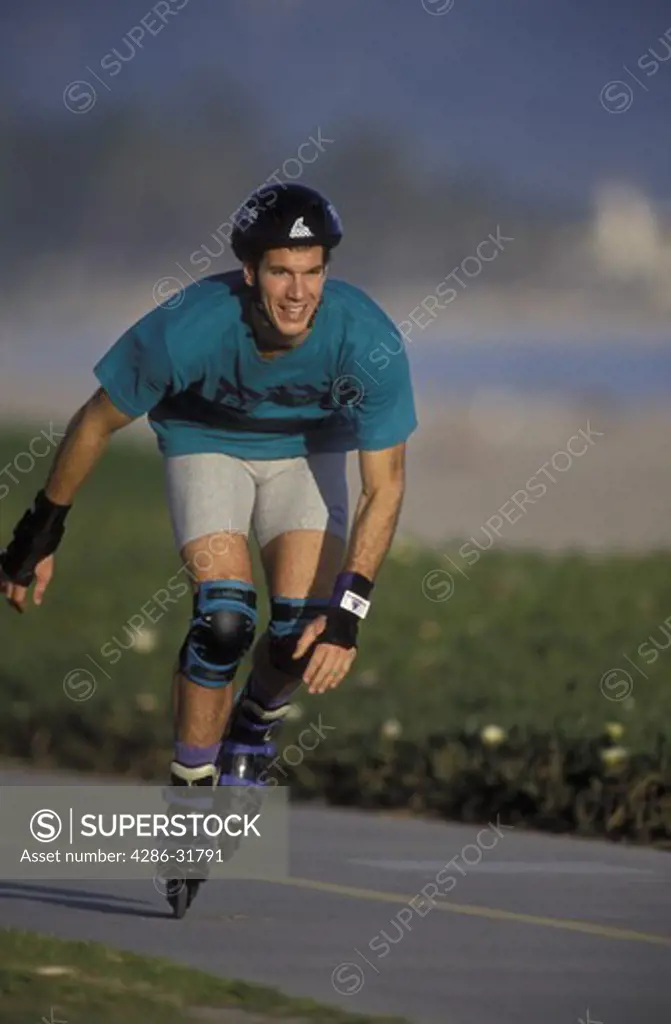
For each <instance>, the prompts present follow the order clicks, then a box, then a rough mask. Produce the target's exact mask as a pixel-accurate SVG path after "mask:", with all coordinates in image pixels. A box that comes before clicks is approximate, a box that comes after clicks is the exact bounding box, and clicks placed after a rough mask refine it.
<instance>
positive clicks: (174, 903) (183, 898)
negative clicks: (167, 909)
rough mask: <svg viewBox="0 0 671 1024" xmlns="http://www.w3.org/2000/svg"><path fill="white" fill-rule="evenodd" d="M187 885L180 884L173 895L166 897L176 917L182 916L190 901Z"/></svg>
mask: <svg viewBox="0 0 671 1024" xmlns="http://www.w3.org/2000/svg"><path fill="white" fill-rule="evenodd" d="M189 897H190V893H189V887H188V886H187V885H182V886H180V888H179V889H178V890H177V892H176V893H174V895H172V896H169V897H168V902H169V903H170V906H171V907H172V914H173V917H176V918H178V919H180V918H182V917H184V915H185V914H186V912H187V909H188V907H189V904H190V902H191V899H190V898H189Z"/></svg>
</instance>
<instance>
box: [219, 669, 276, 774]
mask: <svg viewBox="0 0 671 1024" xmlns="http://www.w3.org/2000/svg"><path fill="white" fill-rule="evenodd" d="M290 707H291V705H290V704H280V705H277V706H275V707H264V705H263V704H261V703H260V701H259V700H258V699H257V698H254V697H251V696H250V695H249V690H248V686H244V687H243V689H242V690H241V691H240V693H239V695H238V698H237V700H236V703H235V707H234V708H233V713H232V716H231V727H230V729H229V732H228V735H227V736H226V738H225V739H224V741H223V743H222V745H221V751H220V753H219V769H220V775H219V785H220V786H263V785H265V784H266V783H265V781H264V776H265V775H266V774H267V771H268V766H269V764H270V763H271V761H272V759H273V758H274V757H275V755H276V754H277V748H276V746H275V744H274V743H273V742H272V737H273V736H274V735H275V736H276V735H277V732H278V731H279V728H280V726H281V724H282V722H283V721H284V719H285V718H286V717H287V714H288V713H289V708H290Z"/></svg>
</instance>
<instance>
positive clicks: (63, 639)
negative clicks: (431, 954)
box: [0, 431, 671, 839]
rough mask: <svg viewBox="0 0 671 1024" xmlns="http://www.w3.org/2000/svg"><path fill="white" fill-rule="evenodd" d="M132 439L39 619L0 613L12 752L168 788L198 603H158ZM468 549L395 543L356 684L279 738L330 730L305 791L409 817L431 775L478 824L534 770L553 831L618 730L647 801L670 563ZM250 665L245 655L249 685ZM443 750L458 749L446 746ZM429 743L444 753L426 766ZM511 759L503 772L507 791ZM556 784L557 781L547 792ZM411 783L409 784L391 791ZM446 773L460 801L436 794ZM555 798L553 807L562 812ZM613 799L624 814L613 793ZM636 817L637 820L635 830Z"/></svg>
mask: <svg viewBox="0 0 671 1024" xmlns="http://www.w3.org/2000/svg"><path fill="white" fill-rule="evenodd" d="M30 436H31V435H30V433H23V434H14V435H11V434H10V433H9V432H7V431H5V433H4V434H3V433H0V466H2V465H5V464H6V463H8V462H11V460H12V459H13V457H14V455H15V454H16V453H17V452H20V451H24V450H26V446H27V441H28V440H29V439H30ZM123 441H124V439H123V438H117V439H115V440H114V441H113V443H112V446H111V448H110V450H109V451H108V452H107V453H106V455H105V457H104V459H103V460H102V462H101V464H100V465H99V466H98V467H97V468H96V471H95V473H94V474H93V476H92V477H91V478H90V480H89V481H87V482H86V484H85V485H84V487H83V488H82V490H81V492H80V494H79V495H78V497H77V500H76V504H75V507H74V509H73V511H72V513H71V515H70V517H69V519H68V528H67V533H66V537H65V540H64V542H63V544H62V546H61V547H60V548H59V551H58V553H57V556H56V574H55V577H54V580H53V581H52V584H51V586H50V588H49V590H48V592H47V596H46V600H45V604H44V605H43V607H42V608H41V609H35V608H33V607H31V608H30V609H29V611H28V613H27V614H26V615H24V616H18V615H16V614H15V613H13V612H11V611H10V610H9V609H8V608H2V610H1V611H0V647H1V649H2V652H3V657H2V661H1V662H0V697H1V698H2V702H3V706H4V708H5V716H4V718H2V719H0V755H5V756H11V757H19V758H29V759H30V760H31V762H32V763H33V764H37V765H45V766H46V765H56V766H63V767H68V768H75V769H81V770H96V771H111V772H121V773H123V772H128V773H132V774H135V775H140V776H143V777H145V778H161V777H164V776H165V771H166V766H167V763H168V758H169V754H170V748H171V742H172V729H171V719H170V679H171V673H172V667H173V664H174V660H175V657H176V654H177V652H178V650H179V647H180V645H181V643H182V639H183V637H184V635H185V633H186V630H187V628H188V621H189V616H190V611H191V608H190V605H191V602H190V598H189V596H188V594H187V593H186V588H184V587H182V591H183V595H182V596H181V597H180V598H179V599H178V600H177V601H176V603H175V604H172V605H169V606H166V607H165V608H164V610H161V608H160V607H159V603H158V595H159V594H160V592H161V590H165V589H166V588H168V587H169V586H170V583H169V581H170V580H172V581H173V587H174V586H175V579H176V577H175V574H176V573H177V572H178V571H179V569H180V563H179V559H178V555H177V553H176V551H175V549H174V544H173V539H172V534H171V529H170V523H169V518H168V512H167V509H166V507H165V498H164V485H163V477H162V465H161V459H160V457H159V455H158V453H157V452H156V451H155V450H153V449H147V448H140V447H133V446H132V445H129V444H128V443H127V442H126V443H125V444H124V443H123ZM24 461H25V460H24ZM45 461H46V460H45ZM45 471H46V465H45V466H42V465H40V464H39V463H38V464H37V467H36V469H35V471H34V473H33V474H32V475H31V476H25V477H21V478H20V481H19V483H18V484H17V485H15V486H13V487H12V488H11V490H10V493H9V494H8V495H6V497H5V498H4V499H2V500H0V543H4V542H6V540H7V539H8V538H9V535H10V533H11V529H12V527H13V525H14V523H15V522H16V520H17V519H18V517H19V516H20V515H21V514H22V512H23V511H24V509H25V508H26V506H27V505H28V504H29V503H30V501H31V500H32V497H33V495H34V494H35V492H36V491H37V489H38V488H39V487H40V486H41V484H42V482H43V479H44V474H45ZM3 479H6V478H3ZM459 545H460V541H459V540H458V539H453V540H452V541H450V543H449V544H448V543H446V544H445V545H444V546H442V547H440V548H439V549H437V550H428V549H424V548H420V547H415V546H413V545H410V544H409V543H407V542H405V541H403V540H402V539H399V540H398V541H397V543H395V545H394V547H393V548H392V551H391V553H390V555H389V557H388V559H387V560H386V562H385V564H384V566H383V568H382V570H381V572H380V574H379V577H378V580H377V586H376V589H375V594H374V599H373V606H372V610H371V613H370V615H369V617H368V618H367V620H366V622H365V623H364V624H363V626H362V629H361V634H360V650H359V654H358V657H357V659H356V662H355V663H354V666H353V669H352V671H351V673H350V675H349V677H348V678H347V679H346V680H345V681H344V683H343V684H341V686H340V687H339V688H338V689H337V690H335V691H332V692H330V693H328V694H325V695H321V696H310V695H309V694H307V693H306V692H305V691H304V690H303V691H299V692H298V693H297V695H296V698H295V705H296V713H297V715H298V716H299V717H298V718H297V719H295V720H293V721H291V722H289V723H288V724H287V726H286V728H285V731H284V732H283V737H282V743H283V744H284V745H287V744H291V743H293V742H295V741H296V740H297V738H298V736H299V734H300V732H301V730H303V729H305V728H309V726H310V725H311V724H313V723H314V724H316V723H319V722H321V723H322V724H323V725H326V726H328V727H329V731H328V732H326V733H325V738H324V740H323V742H321V743H320V744H319V745H318V747H317V749H316V751H315V752H314V753H313V754H309V755H308V756H307V757H306V758H305V760H304V762H303V763H301V764H300V765H299V766H298V767H296V768H295V770H294V769H293V768H292V770H291V772H289V778H290V779H291V780H292V784H293V780H295V782H296V791H297V792H300V793H301V794H302V795H321V796H324V795H326V796H327V797H328V799H333V800H335V801H336V802H343V801H344V802H346V803H357V802H359V803H362V804H363V805H365V806H406V805H407V806H413V807H414V806H415V803H413V801H412V800H411V799H410V798H409V797H408V795H407V794H408V793H410V794H412V793H413V792H414V791H415V790H416V789H417V787H419V785H420V781H419V780H420V778H421V779H422V780H423V781H422V782H421V785H422V788H423V792H424V794H425V795H423V796H422V797H421V798H418V802H417V806H418V807H419V808H421V809H426V808H427V807H430V808H433V809H434V810H436V812H437V813H443V814H449V815H456V816H459V815H465V814H475V813H476V812H475V811H473V810H472V807H471V810H468V809H467V805H468V806H469V807H470V806H471V804H472V801H471V799H470V794H469V791H470V790H473V791H475V790H477V793H478V798H477V800H476V803H477V806H478V807H479V810H478V811H477V814H484V815H486V814H488V813H491V811H492V807H493V804H491V802H490V803H487V800H489V798H490V796H491V794H492V793H493V792H494V791H495V790H496V787H500V786H507V785H508V782H507V781H506V780H508V779H509V778H510V777H511V772H512V773H513V774H515V772H517V775H516V778H517V779H518V781H517V782H515V786H517V787H518V788H519V793H518V796H519V797H520V802H519V803H518V805H516V806H517V813H518V820H523V819H524V817H525V815H526V814H527V811H526V810H524V808H526V807H527V803H525V802H524V801H525V800H526V797H524V799H522V796H523V795H524V794H523V793H522V790H524V789H525V786H526V781H527V778H526V776H527V774H528V773H537V777H536V779H535V781H534V783H533V786H531V782H529V786H530V787H531V788H532V789H533V790H534V794H536V795H534V800H535V801H536V803H535V804H534V809H533V810H529V811H528V814H529V819H528V820H530V821H533V822H534V823H535V824H538V825H540V827H545V825H544V823H545V822H547V821H550V820H553V814H555V811H556V814H557V815H558V818H557V820H561V822H562V823H563V825H562V827H568V828H571V827H573V826H572V824H571V822H572V821H573V818H572V817H571V813H572V812H571V813H569V810H570V807H571V801H572V800H574V798H575V797H576V795H577V794H578V793H579V792H580V791H581V790H582V789H584V788H585V787H590V786H591V785H592V783H591V781H590V780H591V779H592V778H593V777H594V775H595V773H596V774H597V775H598V773H599V771H600V747H599V743H600V742H601V741H602V738H603V736H604V730H605V729H606V727H607V725H608V724H609V723H617V725H618V726H621V728H622V729H623V734H622V738H621V739H620V740H619V743H620V744H621V745H622V746H624V747H625V748H626V751H627V752H628V754H629V755H631V757H632V759H633V758H634V757H636V758H638V759H639V760H637V761H636V768H635V772H634V775H633V776H631V777H630V778H629V779H628V782H627V787H625V788H626V792H627V793H633V792H635V791H636V790H635V787H634V786H633V785H632V784H633V783H634V782H635V781H636V778H638V775H637V773H641V772H642V773H649V772H650V771H653V770H656V771H659V772H660V773H661V774H662V778H663V779H666V780H669V779H671V747H670V745H669V743H670V741H671V687H669V686H668V676H669V671H670V670H671V651H670V652H666V651H664V650H661V651H657V650H655V649H654V647H653V646H652V641H651V638H652V639H656V640H657V642H658V643H659V644H660V646H663V645H664V644H665V643H668V640H667V639H666V638H665V636H664V629H666V631H667V632H668V633H669V635H671V629H670V628H669V625H668V624H667V625H666V626H665V625H664V620H665V619H666V620H668V623H671V553H670V552H668V551H659V552H651V553H649V554H645V555H635V556H634V555H631V556H629V555H627V556H625V555H623V554H609V555H603V556H599V557H587V556H586V555H583V554H581V553H578V552H567V553H560V554H552V555H550V554H547V553H542V552H534V551H510V550H504V549H501V550H499V549H497V548H494V549H492V550H491V551H489V552H486V553H484V554H483V555H482V556H481V557H480V559H479V561H478V562H477V564H475V565H471V566H467V565H465V563H464V562H463V560H460V558H459V555H458V549H459ZM253 555H254V564H255V570H256V582H257V589H258V594H259V612H260V614H259V624H258V631H259V633H260V632H261V630H262V629H263V628H264V627H265V624H266V621H267V615H268V609H267V595H266V590H265V585H264V580H263V575H262V573H261V571H260V565H259V559H258V553H257V552H256V550H255V549H253ZM448 558H449V559H452V560H453V561H457V562H458V564H459V565H460V567H461V568H463V569H464V570H465V572H466V573H467V575H468V577H469V578H468V579H466V578H465V577H464V576H462V575H461V574H460V573H459V572H458V571H457V570H456V569H455V568H454V566H453V565H451V564H450V561H449V560H448ZM437 569H440V570H443V572H450V573H451V575H452V577H453V580H454V593H453V595H452V596H451V598H450V599H449V600H445V601H432V600H430V599H429V598H430V597H435V596H439V594H440V591H439V590H437V589H435V588H434V589H431V588H429V589H428V590H427V586H426V585H424V586H423V581H425V580H426V578H427V574H429V573H431V572H434V571H435V570H437ZM184 579H185V577H184V576H183V575H182V576H181V577H179V580H184ZM430 579H432V580H433V579H434V578H433V577H430ZM179 580H178V581H177V582H179ZM177 592H178V591H176V590H173V591H172V593H173V594H174V593H177ZM427 594H428V596H427ZM152 619H153V620H154V621H152ZM129 621H132V622H135V623H136V624H137V623H141V624H144V625H146V627H147V628H148V629H149V630H151V631H152V635H153V639H154V647H153V649H152V650H151V651H150V652H148V653H147V652H144V653H143V651H142V649H141V647H140V644H139V642H136V641H134V633H133V632H132V629H131V630H129V628H128V625H127V624H128V623H129ZM645 645H647V646H645ZM123 646H125V647H126V648H128V649H127V650H124V649H123ZM643 652H647V653H643ZM651 655H652V657H651ZM627 658H629V659H631V661H628V660H627ZM631 662H633V663H634V664H633V665H632V664H631ZM248 666H249V657H247V658H246V659H245V662H244V663H243V666H242V667H241V670H240V672H239V674H238V679H237V681H238V683H241V682H242V681H243V680H244V678H245V676H246V672H247V669H248ZM615 667H619V668H620V669H622V670H624V671H626V672H628V673H629V675H630V677H631V687H632V690H631V693H630V694H629V695H628V696H627V698H626V699H622V700H609V699H607V697H606V696H604V692H603V690H602V687H601V686H600V683H601V679H602V676H603V675H604V673H606V672H607V671H608V670H610V669H612V668H615ZM77 669H85V670H87V671H89V672H92V673H93V675H94V676H95V692H93V693H92V695H91V696H90V699H87V700H84V701H76V700H72V699H69V697H68V696H67V695H66V693H65V692H64V686H63V681H64V678H65V677H66V676H68V674H69V673H72V672H73V671H74V670H77ZM612 692H614V693H615V694H616V695H617V694H618V693H619V692H620V689H619V688H618V687H616V688H615V691H611V693H612ZM81 693H84V694H85V693H86V691H85V690H81V689H80V690H76V691H75V692H74V693H73V692H72V691H71V692H70V697H72V696H75V697H76V696H77V695H78V694H81ZM489 724H495V725H498V726H500V727H501V728H502V729H503V730H504V731H505V732H506V733H507V734H508V736H509V737H510V738H511V745H510V747H509V748H507V749H506V748H504V747H501V748H500V751H499V753H500V756H499V754H497V752H496V751H495V752H494V753H493V754H490V753H489V752H484V754H483V753H482V752H478V751H476V755H477V756H471V755H472V754H473V743H474V742H475V740H476V739H477V737H478V735H479V733H480V731H481V730H482V729H483V728H484V727H485V726H487V725H489ZM390 730H395V732H396V733H398V732H399V730H400V737H399V738H398V739H397V740H392V739H388V738H386V737H388V735H389V732H390ZM474 738H475V739H474ZM555 740H556V741H557V742H558V743H559V747H560V748H561V756H559V754H558V755H557V758H558V760H557V764H560V765H561V766H563V767H561V768H559V767H557V766H556V765H554V762H553V765H554V766H553V767H547V768H545V767H543V764H544V763H545V761H547V760H548V759H549V760H550V761H551V760H552V757H554V754H553V753H552V751H553V750H554V747H553V743H554V742H555ZM312 743H313V740H312V739H311V740H310V744H309V745H311V744H312ZM441 744H446V745H447V746H448V747H449V749H447V748H446V750H445V751H443V752H440V751H439V748H440V746H441ZM450 745H451V746H450ZM399 751H400V753H399ZM427 751H433V754H431V757H430V758H429V760H431V765H430V767H429V768H427V767H426V763H425V762H426V758H427V757H429V754H428V753H427ZM481 754H482V756H481ZM434 755H435V756H434ZM497 756H499V761H498V762H497V761H496V757H497ZM504 756H505V757H507V758H509V763H508V765H507V766H506V767H505V770H504V771H503V781H502V780H501V758H503V757H504ZM399 757H400V758H401V761H399ZM492 758H494V760H492ZM422 759H424V761H423V760H422ZM291 760H295V754H294V755H292V758H291ZM632 763H633V761H632ZM313 764H314V771H313V768H312V765H313ZM422 764H424V765H425V767H423V768H422V767H421V765H422ZM548 764H549V761H548ZM520 765H522V768H521V769H520V768H519V766H520ZM539 765H540V767H539ZM392 766H393V767H392ZM515 766H517V768H516V767H515ZM563 771H565V772H568V773H569V775H570V776H571V778H569V777H568V775H567V776H566V778H564V776H563V775H562V772H563ZM553 772H554V773H555V774H556V775H557V778H558V779H559V777H560V776H561V778H562V780H563V781H562V783H561V785H559V782H558V783H557V785H556V786H555V788H554V789H553V791H552V794H548V793H547V792H546V789H545V787H546V786H547V785H549V782H548V779H550V777H551V776H552V773H553ZM422 773H423V774H422ZM399 775H404V778H405V783H404V784H403V786H400V788H399V787H397V788H396V790H395V793H396V795H395V796H394V797H393V798H391V797H390V796H389V794H390V793H391V791H392V789H393V788H394V785H395V783H396V780H397V779H398V777H399ZM634 776H635V777H634ZM552 777H554V776H552ZM436 778H440V780H441V784H442V785H443V786H444V787H445V791H448V790H449V792H439V789H437V788H436V784H435V779H436ZM342 779H347V781H346V784H341V780H342ZM565 782H566V783H567V786H564V783H565ZM660 784H661V785H662V791H660V792H661V793H662V796H664V799H665V806H667V804H668V806H669V809H668V810H665V811H664V817H665V820H667V819H668V824H667V834H668V837H669V838H670V839H671V783H669V784H668V788H669V794H668V795H665V790H664V789H663V787H664V786H665V785H667V782H662V783H660ZM553 785H554V784H553ZM646 785H647V783H646ZM527 788H529V787H527ZM560 790H561V792H562V794H563V795H562V801H563V803H562V808H563V809H561V811H560V809H559V802H556V801H555V796H556V794H557V793H558V792H559V791H560ZM462 791H463V793H464V799H463V801H462V800H461V798H460V800H458V801H456V802H455V800H454V799H452V795H453V794H454V793H455V792H462ZM497 791H498V790H497ZM623 792H624V790H623ZM538 793H540V796H538V795H537V794H538ZM567 793H568V796H567V795H566V794H567ZM434 794H435V795H434ZM485 797H486V799H484V798H485ZM481 798H482V799H481ZM511 799H512V798H511ZM609 799H610V798H609ZM629 799H630V797H629V796H627V797H625V796H622V800H629ZM631 799H632V800H633V798H631ZM655 799H657V797H655ZM613 800H615V803H616V805H617V806H618V807H619V806H620V803H618V801H619V800H620V797H619V796H618V797H617V799H616V798H615V796H614V797H613ZM390 801H391V802H390ZM497 806H498V805H497ZM632 808H633V804H632ZM632 808H630V809H629V810H627V812H626V815H625V817H626V819H627V822H634V821H635V819H636V813H637V812H635V811H634V810H633V809H632ZM618 813H619V812H618ZM623 813H624V812H623ZM655 813H656V812H655ZM606 817H608V815H606ZM610 817H611V818H612V817H613V816H612V815H611V816H610ZM616 817H617V816H616ZM473 820H475V819H473ZM485 820H487V819H486V818H485ZM595 820H596V818H595ZM604 820H605V819H604ZM613 820H615V819H613ZM618 820H619V819H618ZM595 827H596V826H595ZM599 827H601V826H599ZM604 827H605V826H604ZM636 828H638V826H634V825H633V824H628V825H627V827H626V830H625V831H626V833H627V834H630V833H631V834H633V832H632V830H634V831H635V829H636ZM650 834H651V833H650Z"/></svg>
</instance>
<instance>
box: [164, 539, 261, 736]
mask: <svg viewBox="0 0 671 1024" xmlns="http://www.w3.org/2000/svg"><path fill="white" fill-rule="evenodd" d="M182 559H183V561H184V564H185V565H186V566H187V567H188V569H189V572H190V574H191V577H192V579H193V581H194V587H196V586H197V585H198V584H200V583H203V582H205V581H207V580H215V579H230V580H241V581H243V582H245V583H251V582H252V563H251V557H250V554H249V547H248V545H247V539H246V537H245V536H244V534H239V533H226V534H223V533H221V534H211V535H210V536H209V537H200V538H198V540H194V541H191V542H190V543H189V544H187V545H186V546H185V547H184V549H183V550H182ZM232 705H233V687H232V685H228V686H221V687H207V686H201V685H199V684H198V683H194V682H192V681H191V680H190V679H189V678H187V676H185V675H183V674H182V673H181V672H179V670H176V672H175V675H174V679H173V710H174V714H175V719H176V728H175V732H176V739H177V740H178V741H181V742H182V743H188V744H189V745H190V746H194V747H210V746H213V745H214V744H216V743H218V742H219V740H220V739H221V736H222V733H223V732H224V729H225V728H226V725H227V723H228V719H229V716H230V713H231V708H232Z"/></svg>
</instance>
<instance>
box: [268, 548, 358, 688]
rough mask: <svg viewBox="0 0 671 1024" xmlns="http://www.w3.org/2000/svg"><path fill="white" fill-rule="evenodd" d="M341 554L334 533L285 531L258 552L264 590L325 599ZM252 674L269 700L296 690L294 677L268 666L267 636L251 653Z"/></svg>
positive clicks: (331, 585)
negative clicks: (264, 576) (265, 584)
mask: <svg viewBox="0 0 671 1024" xmlns="http://www.w3.org/2000/svg"><path fill="white" fill-rule="evenodd" d="M344 555H345V541H344V540H343V539H342V538H340V537H338V536H337V535H336V534H333V533H325V532H323V531H321V530H288V531H287V532H286V533H282V534H280V535H279V536H278V537H275V538H274V539H273V540H272V541H270V542H269V543H268V544H266V546H265V547H264V548H263V550H262V552H261V556H262V560H263V568H264V572H265V575H266V580H267V584H268V590H269V592H270V593H271V594H272V595H277V596H281V597H293V598H323V599H324V600H328V598H329V597H330V596H331V593H332V591H333V585H334V583H335V578H336V576H337V574H338V572H339V571H340V569H341V568H342V563H343V558H344ZM254 672H255V675H257V678H258V679H259V680H260V681H261V682H262V685H263V690H264V693H266V694H267V695H268V697H269V698H270V699H271V700H273V701H279V700H282V699H285V698H288V697H289V696H290V695H291V694H292V693H293V692H294V691H295V690H296V687H297V682H298V681H297V679H296V677H295V676H290V675H287V674H285V673H283V672H280V671H278V669H276V668H275V667H274V666H273V665H272V664H271V663H270V661H269V658H268V637H267V634H264V635H263V637H261V638H260V639H259V641H258V643H257V645H256V648H255V650H254Z"/></svg>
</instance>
